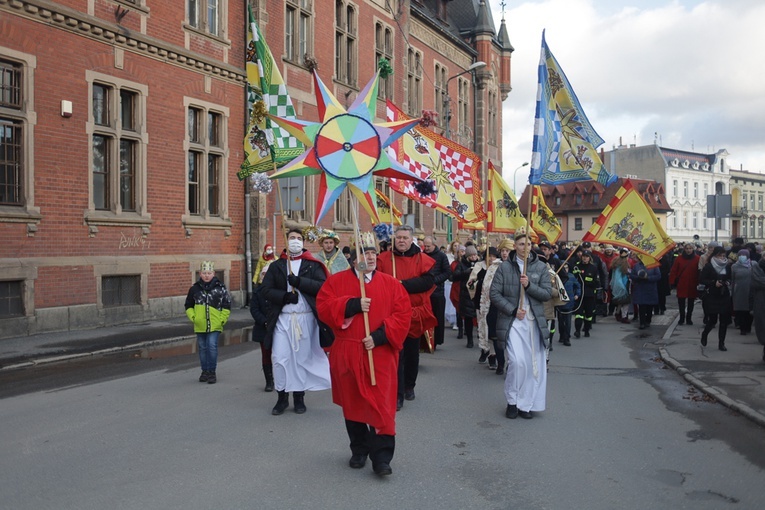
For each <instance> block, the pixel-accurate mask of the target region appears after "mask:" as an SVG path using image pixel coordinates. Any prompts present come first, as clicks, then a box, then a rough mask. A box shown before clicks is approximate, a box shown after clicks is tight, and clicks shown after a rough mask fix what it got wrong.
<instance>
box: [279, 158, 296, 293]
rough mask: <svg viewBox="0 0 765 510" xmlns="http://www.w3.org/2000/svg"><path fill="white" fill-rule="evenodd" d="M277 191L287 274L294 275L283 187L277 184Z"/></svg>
mask: <svg viewBox="0 0 765 510" xmlns="http://www.w3.org/2000/svg"><path fill="white" fill-rule="evenodd" d="M274 172H276V163H275V162H274ZM276 191H277V194H278V196H279V210H280V212H281V214H280V215H279V217H280V218H281V220H282V234H283V235H284V253H286V254H287V274H292V264H291V263H290V247H289V244H290V241H289V239H288V237H289V236H288V235H287V225H285V223H284V204H282V187H281V186H280V185H279V183H278V182H277V183H276ZM292 292H297V290H296V289H292Z"/></svg>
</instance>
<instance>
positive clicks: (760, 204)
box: [757, 193, 763, 211]
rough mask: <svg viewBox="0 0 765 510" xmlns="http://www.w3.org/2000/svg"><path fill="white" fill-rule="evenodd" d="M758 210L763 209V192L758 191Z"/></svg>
mask: <svg viewBox="0 0 765 510" xmlns="http://www.w3.org/2000/svg"><path fill="white" fill-rule="evenodd" d="M757 210H758V211H762V210H763V209H762V193H757Z"/></svg>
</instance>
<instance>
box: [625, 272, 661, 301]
mask: <svg viewBox="0 0 765 510" xmlns="http://www.w3.org/2000/svg"><path fill="white" fill-rule="evenodd" d="M660 279H661V271H660V270H659V268H658V267H654V268H653V269H647V268H646V267H645V265H643V263H642V262H638V263H637V264H635V265H634V266H633V268H632V272H631V273H630V280H631V281H632V304H633V305H654V306H655V305H658V304H659V288H658V283H659V280H660Z"/></svg>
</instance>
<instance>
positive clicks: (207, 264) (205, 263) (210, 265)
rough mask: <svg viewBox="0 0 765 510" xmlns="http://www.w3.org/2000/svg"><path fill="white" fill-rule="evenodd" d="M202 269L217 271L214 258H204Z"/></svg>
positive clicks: (200, 268) (200, 267)
mask: <svg viewBox="0 0 765 510" xmlns="http://www.w3.org/2000/svg"><path fill="white" fill-rule="evenodd" d="M199 270H200V271H215V264H213V261H212V260H204V261H202V264H201V265H200V266H199Z"/></svg>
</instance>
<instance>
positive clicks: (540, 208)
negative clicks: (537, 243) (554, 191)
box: [531, 186, 563, 243]
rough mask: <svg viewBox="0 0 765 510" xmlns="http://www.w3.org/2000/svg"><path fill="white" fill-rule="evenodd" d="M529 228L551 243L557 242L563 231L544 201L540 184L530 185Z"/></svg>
mask: <svg viewBox="0 0 765 510" xmlns="http://www.w3.org/2000/svg"><path fill="white" fill-rule="evenodd" d="M531 228H533V229H534V230H535V231H536V232H537V234H539V235H542V236H544V237H545V238H546V239H547V240H548V241H549V242H551V243H555V242H557V241H558V239H560V236H561V234H562V233H563V230H562V229H561V226H560V222H559V221H558V218H556V217H555V215H554V214H553V212H552V211H551V210H550V208H549V207H547V204H546V203H545V197H544V195H543V194H542V187H541V186H532V187H531Z"/></svg>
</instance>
